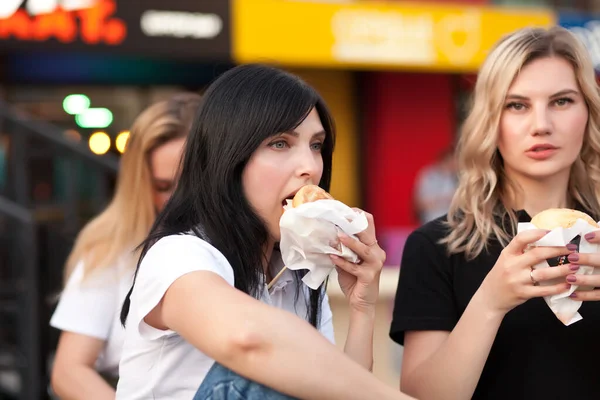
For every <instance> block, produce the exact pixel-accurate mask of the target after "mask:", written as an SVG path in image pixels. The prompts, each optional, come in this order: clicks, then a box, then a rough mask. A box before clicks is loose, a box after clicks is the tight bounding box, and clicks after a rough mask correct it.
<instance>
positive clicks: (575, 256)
mask: <svg viewBox="0 0 600 400" xmlns="http://www.w3.org/2000/svg"><path fill="white" fill-rule="evenodd" d="M567 258H568V259H569V261H570V262H576V261H579V254H577V253H573V254H569V256H568V257H567Z"/></svg>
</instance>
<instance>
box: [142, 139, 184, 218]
mask: <svg viewBox="0 0 600 400" xmlns="http://www.w3.org/2000/svg"><path fill="white" fill-rule="evenodd" d="M184 144H185V138H178V139H173V140H170V141H168V142H166V143H164V144H162V145H161V146H159V147H157V148H156V149H154V150H153V151H152V152H151V153H150V155H149V162H150V175H151V176H150V179H151V185H152V202H153V203H154V208H155V209H156V210H157V212H160V211H162V209H163V207H164V206H165V204H166V202H167V200H169V197H171V194H173V190H174V189H175V184H176V183H177V170H178V168H179V160H180V159H181V156H182V153H183V146H184Z"/></svg>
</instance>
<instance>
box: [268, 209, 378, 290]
mask: <svg viewBox="0 0 600 400" xmlns="http://www.w3.org/2000/svg"><path fill="white" fill-rule="evenodd" d="M284 210H285V211H284V212H283V215H282V217H281V220H280V221H279V227H280V229H281V239H280V241H279V248H280V250H281V256H282V258H283V262H284V265H285V266H286V267H287V268H288V269H291V270H299V269H308V270H309V272H308V273H307V274H306V276H305V277H304V278H303V279H302V281H303V282H304V283H305V284H306V285H307V286H308V287H310V288H311V289H317V288H318V287H319V286H320V285H321V284H322V283H323V282H324V281H325V279H326V278H327V276H328V275H329V274H330V273H331V271H332V270H333V268H335V265H334V264H333V262H332V261H331V259H330V258H329V254H335V255H337V256H340V257H343V258H345V259H346V260H348V261H350V262H357V261H358V256H357V255H356V253H354V252H353V251H352V250H350V249H349V248H347V247H346V246H344V245H342V244H341V243H340V242H339V238H338V232H340V231H343V232H344V233H345V234H347V235H348V236H351V237H355V236H354V235H356V234H357V233H360V232H362V231H364V230H365V229H367V226H368V225H369V223H368V221H367V217H366V216H365V214H364V213H363V212H357V211H355V210H353V209H352V208H350V207H348V206H347V205H345V204H344V203H342V202H340V201H338V200H329V199H327V200H317V201H314V202H309V203H304V204H301V205H300V206H298V207H295V208H294V207H292V205H291V201H290V200H288V204H287V205H286V206H284Z"/></svg>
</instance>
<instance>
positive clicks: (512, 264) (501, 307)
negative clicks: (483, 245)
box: [478, 229, 579, 315]
mask: <svg viewBox="0 0 600 400" xmlns="http://www.w3.org/2000/svg"><path fill="white" fill-rule="evenodd" d="M547 233H548V231H546V230H541V229H535V230H528V231H523V232H521V233H519V234H518V235H516V236H515V237H514V238H513V240H512V241H511V242H510V243H509V244H508V246H506V247H505V248H504V250H502V252H501V253H500V257H499V258H498V261H496V264H495V265H494V267H493V268H492V270H491V271H490V272H489V273H488V275H487V276H486V278H485V279H484V281H483V283H482V284H481V286H480V287H479V290H478V295H479V297H480V298H483V301H484V302H485V304H486V306H487V307H488V309H489V310H490V311H491V312H499V313H502V314H503V315H504V314H506V313H507V312H509V311H510V310H512V309H513V308H515V307H516V306H518V305H520V304H522V303H524V302H525V301H527V300H529V299H531V298H534V297H544V296H552V295H555V294H560V293H563V292H566V291H568V290H569V289H570V287H571V285H570V284H568V283H565V280H564V279H561V281H560V283H554V282H549V281H551V280H553V279H556V278H562V277H566V276H567V275H569V274H572V273H574V272H575V271H577V269H579V266H578V265H571V264H566V265H561V266H557V267H550V268H540V269H535V270H532V267H533V266H534V265H536V264H538V263H540V262H542V261H544V260H547V259H550V258H554V257H559V256H562V255H566V254H570V253H572V252H573V251H572V250H570V248H571V247H573V246H574V245H573V246H571V245H569V246H567V247H534V248H531V249H529V250H527V251H525V250H526V249H527V247H528V245H529V244H532V243H534V242H536V241H538V240H539V239H541V238H542V237H543V236H544V235H546V234H547ZM574 250H575V247H574ZM534 281H535V282H538V283H540V285H536V284H534Z"/></svg>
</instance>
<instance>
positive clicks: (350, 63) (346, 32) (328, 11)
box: [232, 0, 555, 72]
mask: <svg viewBox="0 0 600 400" xmlns="http://www.w3.org/2000/svg"><path fill="white" fill-rule="evenodd" d="M232 7H233V9H232V18H233V20H232V25H233V28H232V31H233V35H234V37H233V40H232V42H233V58H234V60H235V61H236V62H238V63H246V62H257V61H262V60H271V61H276V62H278V63H281V64H287V65H294V66H311V67H321V66H340V65H341V66H345V67H359V68H362V67H372V66H384V67H401V68H402V67H410V68H414V69H426V70H444V71H460V72H473V71H476V70H477V69H478V68H479V66H480V65H481V63H482V61H483V60H484V58H485V56H486V55H487V52H488V50H489V49H490V48H491V47H492V45H493V44H494V43H495V42H496V41H498V40H499V39H500V38H501V37H503V36H504V35H505V34H507V33H510V32H513V31H514V30H517V29H520V28H523V27H527V26H551V25H553V24H554V23H555V18H554V14H553V13H552V12H551V11H549V10H544V9H518V8H510V7H493V6H470V5H460V4H457V5H449V4H441V3H440V4H434V3H430V4H422V3H420V2H412V3H410V2H379V1H378V2H345V3H339V2H337V3H323V2H319V3H318V2H299V1H281V0H235V1H233V2H232ZM307 21H310V27H308V28H307V26H308V25H306V24H307Z"/></svg>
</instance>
